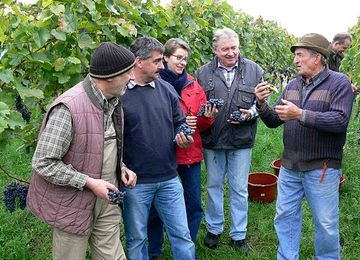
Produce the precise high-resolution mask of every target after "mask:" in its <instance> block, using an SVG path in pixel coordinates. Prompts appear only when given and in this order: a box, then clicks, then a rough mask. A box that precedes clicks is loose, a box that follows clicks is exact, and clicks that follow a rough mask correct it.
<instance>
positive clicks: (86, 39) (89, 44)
mask: <svg viewBox="0 0 360 260" xmlns="http://www.w3.org/2000/svg"><path fill="white" fill-rule="evenodd" d="M78 45H79V47H80V48H81V49H84V48H90V49H94V48H95V47H96V44H95V43H94V42H93V40H92V38H91V37H90V35H88V34H87V33H82V34H80V36H79V41H78Z"/></svg>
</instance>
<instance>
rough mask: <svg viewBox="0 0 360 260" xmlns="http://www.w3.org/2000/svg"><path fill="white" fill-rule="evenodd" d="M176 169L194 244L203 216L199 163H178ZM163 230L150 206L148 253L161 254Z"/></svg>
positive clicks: (153, 209) (159, 220) (160, 222)
mask: <svg viewBox="0 0 360 260" xmlns="http://www.w3.org/2000/svg"><path fill="white" fill-rule="evenodd" d="M177 170H178V173H179V176H180V179H181V182H182V185H183V188H184V198H185V205H186V215H187V223H188V226H189V229H190V236H191V240H192V241H193V242H194V244H195V242H196V236H197V233H198V231H199V227H200V223H201V219H202V216H203V211H202V208H201V163H200V162H199V163H194V164H190V165H178V168H177ZM163 230H164V228H163V223H162V221H161V219H160V218H159V215H158V214H157V212H156V210H155V208H154V206H152V207H151V210H150V216H149V223H148V238H149V254H150V255H161V253H162V251H163V249H162V245H163V242H164V232H163Z"/></svg>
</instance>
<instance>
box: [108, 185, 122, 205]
mask: <svg viewBox="0 0 360 260" xmlns="http://www.w3.org/2000/svg"><path fill="white" fill-rule="evenodd" d="M108 190H109V191H108V197H109V199H110V203H111V204H113V205H118V206H119V207H122V204H123V200H124V197H125V193H126V192H125V191H121V190H110V189H108Z"/></svg>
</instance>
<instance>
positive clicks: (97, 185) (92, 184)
mask: <svg viewBox="0 0 360 260" xmlns="http://www.w3.org/2000/svg"><path fill="white" fill-rule="evenodd" d="M85 187H87V188H88V189H90V190H91V191H92V192H93V193H94V194H95V195H96V196H97V197H100V198H101V199H103V200H104V201H105V202H107V203H110V200H109V197H108V189H110V190H117V188H116V186H115V185H113V184H111V183H110V182H107V181H104V180H102V179H94V178H91V177H89V178H88V179H87V180H86V183H85Z"/></svg>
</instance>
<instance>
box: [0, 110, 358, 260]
mask: <svg viewBox="0 0 360 260" xmlns="http://www.w3.org/2000/svg"><path fill="white" fill-rule="evenodd" d="M356 109H357V107H356ZM359 138H360V118H354V114H353V117H352V119H351V123H350V126H349V129H348V133H347V142H346V145H345V148H344V161H343V173H344V175H345V176H346V181H345V183H344V185H343V187H342V190H341V193H340V233H341V258H342V259H349V260H352V259H359V258H358V257H359V255H360V247H359V244H360V198H359V186H360V160H359V159H360V158H359V154H360V144H359ZM281 140H282V128H278V129H267V128H266V127H265V126H264V125H263V124H262V123H261V122H259V127H258V134H257V138H256V144H255V147H254V149H253V159H252V165H251V171H252V172H254V171H265V172H272V169H271V168H270V164H271V162H272V161H273V160H275V159H277V158H279V157H280V155H281V151H282V141H281ZM18 145H19V143H16V142H15V143H11V144H10V145H8V146H7V147H5V149H3V150H1V151H0V165H1V166H2V167H4V168H5V169H6V170H7V171H8V172H9V173H11V174H12V175H14V176H16V177H18V178H23V179H27V180H29V179H30V176H31V166H30V163H31V157H32V154H31V153H30V154H26V153H25V152H24V151H23V150H21V151H17V150H16V148H17V147H18ZM11 181H12V179H10V178H9V177H7V176H6V175H5V174H3V172H2V171H1V170H0V194H1V195H0V198H1V202H0V259H14V260H15V259H16V260H17V259H37V260H38V259H51V229H50V228H49V227H48V226H46V225H45V224H43V223H41V222H40V221H39V220H37V219H36V218H35V217H34V216H33V215H31V214H30V213H29V211H28V210H27V209H25V210H19V209H18V210H16V211H15V212H14V213H12V214H10V213H9V212H7V210H6V208H5V205H4V203H3V201H2V197H3V190H4V186H5V185H7V184H8V183H10V182H11ZM205 184H206V172H205V171H204V170H203V183H202V189H203V204H204V208H205V199H206V197H205V196H206V190H205V186H206V185H205ZM225 198H226V200H225V205H226V207H225V211H226V213H225V214H226V225H225V231H224V233H223V235H222V236H221V239H220V243H221V245H220V247H219V248H218V249H216V250H210V249H207V248H206V247H204V245H203V243H202V241H203V239H204V237H205V234H206V228H205V224H204V223H202V225H201V228H200V232H199V235H198V239H197V244H196V247H197V253H198V256H199V259H204V260H211V259H224V260H228V259H229V260H230V259H276V248H277V243H278V242H277V237H276V234H275V230H274V227H273V218H274V215H275V202H272V203H258V202H250V204H249V223H248V232H247V239H248V241H249V243H250V246H251V251H250V252H249V253H248V254H247V255H242V254H240V253H238V252H236V251H234V250H233V249H232V248H231V247H230V245H229V240H230V238H229V236H228V233H229V210H228V206H227V205H228V203H227V202H228V200H227V199H228V196H227V190H226V196H225ZM313 230H314V225H313V222H312V219H311V214H310V210H309V207H308V205H307V203H306V201H304V203H303V235H302V241H301V249H300V259H314V246H313V244H314V238H313ZM122 241H124V237H123V236H122ZM164 259H171V254H170V249H169V245H168V243H166V246H165V252H164Z"/></svg>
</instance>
